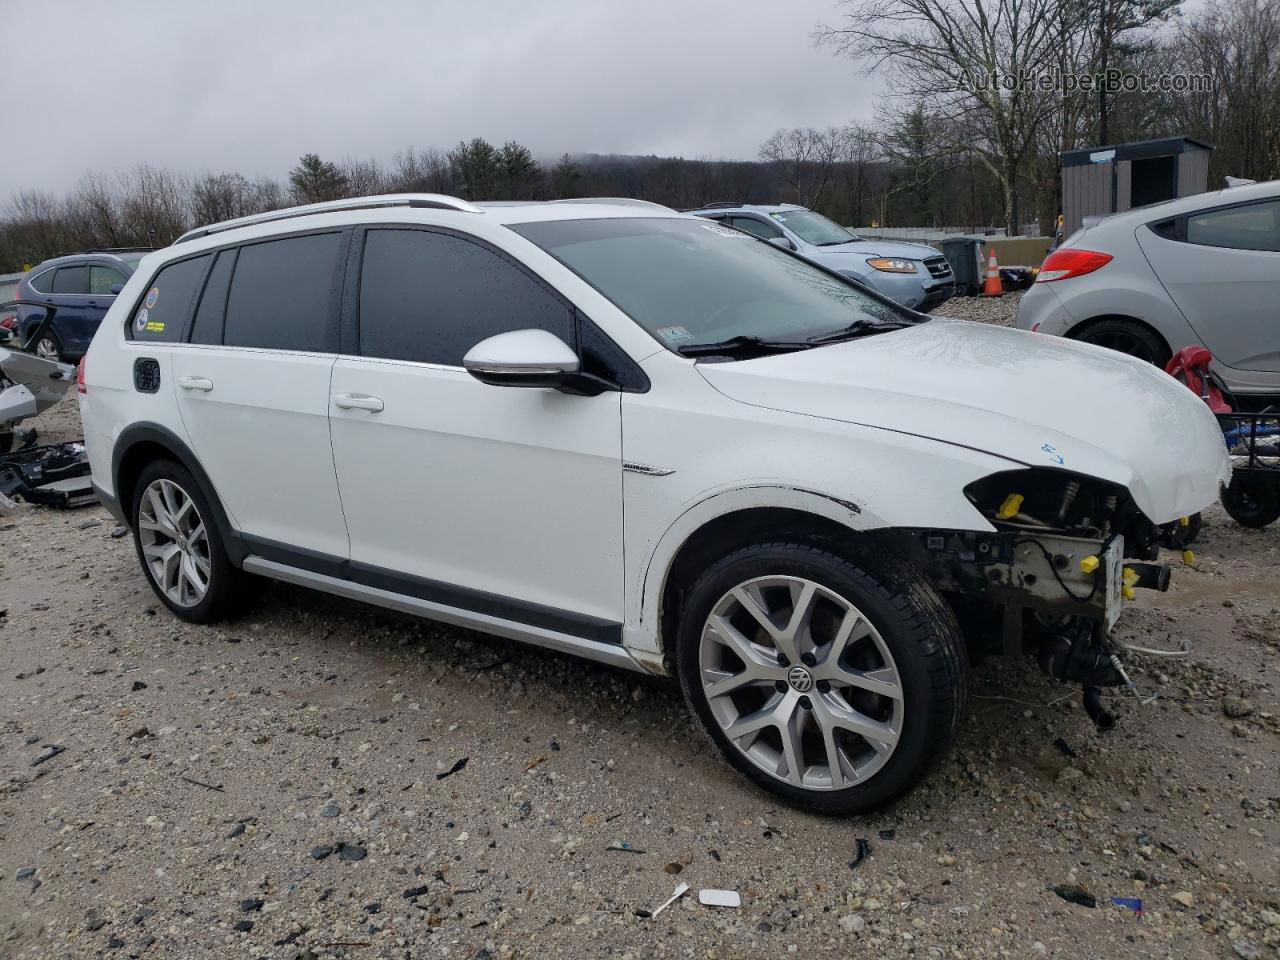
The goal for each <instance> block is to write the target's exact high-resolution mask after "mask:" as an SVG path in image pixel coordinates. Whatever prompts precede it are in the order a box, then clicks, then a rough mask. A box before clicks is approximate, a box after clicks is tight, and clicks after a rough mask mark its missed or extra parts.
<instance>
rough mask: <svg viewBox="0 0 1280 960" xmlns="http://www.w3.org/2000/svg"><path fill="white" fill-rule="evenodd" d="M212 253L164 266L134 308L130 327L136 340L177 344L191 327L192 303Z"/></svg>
mask: <svg viewBox="0 0 1280 960" xmlns="http://www.w3.org/2000/svg"><path fill="white" fill-rule="evenodd" d="M211 257H212V254H208V253H206V254H205V255H204V256H203V257H195V258H194V259H191V260H180V261H178V262H177V263H171V264H169V265H168V266H167V267H164V268H163V269H161V271H160V272H159V273H157V274H156V275H155V277H154V278H153V279H152V281H151V286H149V287H148V288H147V292H146V293H145V294H144V295H143V297H142V302H141V303H139V304H138V306H137V307H136V308H135V309H134V312H133V318H132V320H131V321H130V323H129V330H130V333H131V334H132V336H133V339H135V340H148V341H151V342H157V343H174V342H176V341H178V340H181V339H182V335H183V333H184V332H185V331H186V328H187V317H189V316H190V315H191V305H192V304H193V303H194V302H195V299H196V294H197V293H198V292H199V290H200V281H201V280H203V279H204V271H205V268H206V267H208V266H209V260H210V259H211Z"/></svg>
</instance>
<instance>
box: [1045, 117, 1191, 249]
mask: <svg viewBox="0 0 1280 960" xmlns="http://www.w3.org/2000/svg"><path fill="white" fill-rule="evenodd" d="M1212 149H1213V146H1212V145H1211V144H1208V143H1204V142H1203V141H1200V140H1193V139H1192V138H1191V137H1166V138H1164V139H1161V140H1138V141H1136V142H1134V143H1117V144H1114V145H1113V146H1107V147H1089V148H1086V149H1084V150H1067V151H1065V152H1063V153H1062V154H1061V155H1060V156H1061V158H1062V219H1063V233H1064V235H1066V236H1070V235H1071V234H1073V233H1075V232H1076V231H1077V230H1078V229H1080V223H1081V221H1082V220H1084V218H1085V217H1096V216H1105V215H1107V214H1108V213H1120V212H1121V211H1124V210H1130V209H1132V208H1133V207H1142V206H1146V205H1147V204H1149V203H1159V202H1160V201H1161V200H1172V199H1173V198H1174V197H1189V196H1191V195H1192V194H1196V193H1204V191H1205V190H1206V189H1207V188H1208V185H1209V152H1210V151H1211V150H1212Z"/></svg>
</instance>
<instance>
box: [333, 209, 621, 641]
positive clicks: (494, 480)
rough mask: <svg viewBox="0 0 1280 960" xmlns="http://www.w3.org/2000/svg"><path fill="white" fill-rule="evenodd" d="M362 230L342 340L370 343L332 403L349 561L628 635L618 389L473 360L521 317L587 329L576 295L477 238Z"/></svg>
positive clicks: (580, 632)
mask: <svg viewBox="0 0 1280 960" xmlns="http://www.w3.org/2000/svg"><path fill="white" fill-rule="evenodd" d="M362 234H363V246H362V248H361V249H357V251H356V253H355V255H354V256H353V261H352V262H353V264H355V263H358V264H359V271H360V272H359V276H358V288H357V279H356V278H355V277H354V276H353V278H352V280H351V282H350V283H349V290H350V291H351V294H350V295H349V297H348V299H349V301H351V302H352V307H353V309H352V314H353V316H352V317H351V320H352V321H353V322H352V323H351V324H350V325H349V328H350V330H351V334H352V338H351V341H350V342H348V343H347V344H345V345H344V346H345V347H346V349H345V350H344V354H346V353H352V354H356V355H355V356H346V355H344V356H342V357H340V358H339V360H338V362H337V364H336V365H335V367H334V372H333V390H332V396H333V407H332V408H331V416H332V427H333V454H334V462H335V465H336V467H337V472H338V481H339V484H340V485H341V488H342V502H343V508H344V510H345V512H346V517H347V527H348V530H349V531H350V536H351V576H352V578H353V579H356V580H362V581H364V582H365V583H366V584H367V585H373V586H379V587H382V588H384V589H388V590H393V591H395V592H398V593H407V594H410V595H414V596H417V597H419V598H421V599H426V600H431V601H433V602H437V603H441V604H443V605H445V606H449V607H454V608H461V609H463V610H467V611H471V612H480V613H485V614H488V615H490V616H494V617H498V618H500V619H502V620H507V621H515V622H518V623H521V624H524V625H530V624H532V625H535V626H539V627H543V628H546V629H551V630H555V631H557V632H559V633H567V634H570V635H573V636H576V637H583V638H587V639H593V640H597V641H603V642H618V641H619V635H620V630H619V623H620V621H621V616H622V472H621V467H622V438H621V406H620V397H621V394H620V393H617V392H605V393H602V394H600V395H598V396H594V397H585V396H569V395H567V394H564V393H560V392H557V391H555V390H550V389H523V388H511V387H495V386H489V385H486V384H483V383H480V382H479V381H478V380H476V379H474V378H473V377H471V376H470V375H469V374H468V373H466V371H464V370H463V368H462V358H463V355H464V354H465V353H466V352H467V351H468V350H469V349H470V348H471V347H473V346H474V345H475V344H476V343H478V342H480V341H481V340H484V339H486V338H487V337H490V336H494V335H495V334H498V333H503V332H507V331H510V330H521V329H528V328H537V329H543V330H548V331H550V332H552V333H554V334H556V336H558V337H560V338H561V339H562V340H564V341H565V342H566V343H567V344H569V345H570V346H571V347H576V346H577V342H578V317H577V315H576V314H575V311H574V308H573V306H572V305H571V304H569V303H568V302H567V301H565V300H564V299H563V298H562V297H560V295H559V294H558V293H556V292H554V291H553V290H552V289H551V288H550V287H548V286H547V285H546V284H545V283H543V282H542V281H541V280H540V279H538V278H536V277H535V276H533V275H532V274H531V273H529V272H528V271H527V270H526V269H525V268H524V267H523V266H522V265H519V264H517V263H516V262H515V261H514V260H513V259H511V258H509V257H508V256H507V255H506V254H504V253H501V252H500V251H497V250H496V249H494V248H492V247H490V246H488V245H487V244H484V243H482V242H480V241H478V240H476V239H472V238H468V237H464V236H460V235H457V234H453V233H449V232H446V231H437V230H431V229H421V228H404V229H402V228H390V227H388V228H370V229H368V230H367V231H362ZM357 242H359V241H357ZM353 272H354V271H353ZM353 398H354V399H355V400H356V401H358V402H361V403H362V404H363V407H364V408H361V407H357V406H351V402H352V400H353Z"/></svg>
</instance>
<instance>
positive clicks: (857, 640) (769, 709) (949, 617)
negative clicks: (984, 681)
mask: <svg viewBox="0 0 1280 960" xmlns="http://www.w3.org/2000/svg"><path fill="white" fill-rule="evenodd" d="M748 604H753V605H754V607H752V606H748ZM753 610H754V611H755V612H753ZM762 610H763V611H766V612H764V613H763V614H761V613H760V611H762ZM676 660H677V668H678V673H679V677H680V684H681V687H682V688H683V690H684V694H685V697H686V698H687V699H688V701H689V704H690V706H691V707H692V708H693V712H694V713H695V714H696V715H697V717H698V720H699V721H700V722H701V724H702V726H703V729H704V730H705V731H706V733H707V734H708V736H710V738H711V740H712V741H713V742H714V743H715V744H716V746H717V747H719V749H720V751H721V753H723V754H724V756H725V758H726V759H727V760H728V761H729V763H730V765H731V766H733V767H734V768H735V769H736V770H737V771H738V772H739V773H741V774H743V775H744V776H745V777H747V778H748V779H750V780H752V781H754V782H755V783H756V784H757V785H759V786H761V787H763V788H764V789H766V790H768V791H770V792H771V793H774V794H776V795H778V796H779V797H782V798H783V799H785V800H787V801H788V802H790V803H793V804H795V805H797V806H800V807H804V808H807V809H810V810H814V811H819V812H823V813H835V814H855V813H862V812H865V811H869V810H874V809H876V808H878V807H881V806H883V805H884V804H886V803H888V802H889V801H891V800H893V799H894V798H895V797H897V796H899V795H901V794H902V793H904V792H905V791H907V790H908V789H910V788H911V787H912V786H914V785H915V784H916V783H917V782H919V781H920V779H921V778H922V777H924V775H925V774H926V773H928V771H929V770H930V769H931V768H932V767H933V766H934V765H935V764H936V763H937V762H938V761H939V759H941V757H942V756H943V755H944V754H945V752H946V751H947V748H948V747H949V746H950V744H951V742H952V740H953V738H954V736H955V732H956V728H957V726H958V724H959V720H960V718H961V716H962V715H963V712H964V706H965V698H966V683H967V676H966V673H967V662H966V658H965V651H964V647H963V645H962V642H961V638H960V630H959V627H958V626H957V624H956V621H955V617H954V615H953V614H952V612H951V609H950V608H949V607H948V606H947V605H946V603H944V602H943V600H942V599H941V598H940V597H939V596H938V594H937V593H936V592H935V591H934V590H933V588H932V587H931V586H929V584H928V583H926V582H925V580H924V579H923V578H922V577H921V576H920V574H919V573H918V572H917V571H916V570H915V569H914V568H912V567H910V566H908V565H907V564H905V563H902V562H900V561H896V560H891V559H887V558H877V559H876V560H875V562H874V565H873V564H871V563H864V562H861V561H859V562H857V563H855V562H852V561H850V560H849V559H846V558H844V557H841V556H837V555H836V554H834V553H830V552H828V551H826V550H823V549H821V548H820V547H817V546H814V545H810V544H805V543H786V542H783V543H768V544H759V545H755V546H749V547H745V548H743V549H740V550H737V551H735V552H734V553H732V554H730V555H728V556H726V557H724V558H723V559H721V560H719V561H718V562H716V563H715V564H713V565H712V566H711V567H710V568H708V569H707V570H706V572H704V573H703V574H702V575H701V576H700V577H699V578H698V579H697V581H696V582H695V583H694V585H693V587H692V588H691V590H690V591H689V593H688V595H687V597H686V599H685V602H684V604H683V608H682V610H681V612H680V616H679V632H678V635H677V637H676ZM744 729H745V732H742V731H744ZM735 734H736V735H735Z"/></svg>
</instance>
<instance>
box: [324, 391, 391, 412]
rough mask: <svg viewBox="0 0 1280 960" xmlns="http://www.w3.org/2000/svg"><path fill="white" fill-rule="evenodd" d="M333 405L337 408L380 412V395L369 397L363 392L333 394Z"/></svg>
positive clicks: (381, 405)
mask: <svg viewBox="0 0 1280 960" xmlns="http://www.w3.org/2000/svg"><path fill="white" fill-rule="evenodd" d="M333 405H334V406H335V407H337V408H338V409H339V410H368V411H369V412H370V413H380V412H381V411H382V407H383V404H382V398H381V397H371V396H369V395H368V394H365V393H337V394H334V397H333Z"/></svg>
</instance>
